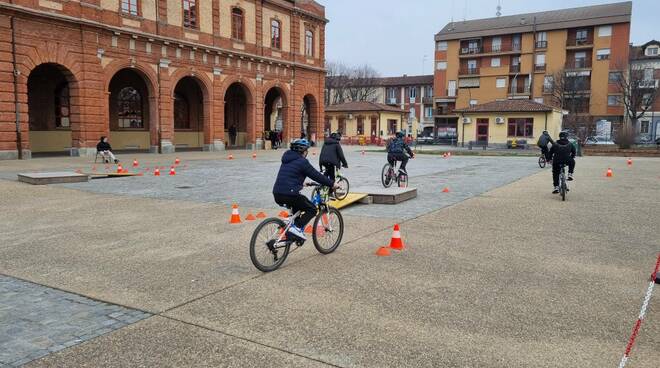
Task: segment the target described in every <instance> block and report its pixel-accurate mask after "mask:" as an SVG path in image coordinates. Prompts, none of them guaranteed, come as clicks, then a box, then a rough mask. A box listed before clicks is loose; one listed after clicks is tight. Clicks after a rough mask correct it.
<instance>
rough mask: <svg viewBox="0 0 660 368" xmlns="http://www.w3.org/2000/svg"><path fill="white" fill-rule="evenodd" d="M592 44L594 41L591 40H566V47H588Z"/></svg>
mask: <svg viewBox="0 0 660 368" xmlns="http://www.w3.org/2000/svg"><path fill="white" fill-rule="evenodd" d="M593 44H594V40H593V39H591V38H573V39H571V38H569V39H567V40H566V46H569V47H571V46H590V45H593Z"/></svg>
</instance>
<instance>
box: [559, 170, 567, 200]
mask: <svg viewBox="0 0 660 368" xmlns="http://www.w3.org/2000/svg"><path fill="white" fill-rule="evenodd" d="M568 191H569V189H568V184H566V165H565V164H561V165H559V194H560V195H561V200H562V201H565V200H566V193H567V192H568Z"/></svg>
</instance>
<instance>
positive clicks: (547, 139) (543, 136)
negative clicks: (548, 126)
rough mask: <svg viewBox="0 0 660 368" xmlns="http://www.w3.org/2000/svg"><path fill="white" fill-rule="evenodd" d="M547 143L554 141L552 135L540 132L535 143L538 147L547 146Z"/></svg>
mask: <svg viewBox="0 0 660 368" xmlns="http://www.w3.org/2000/svg"><path fill="white" fill-rule="evenodd" d="M548 143H552V144H554V141H553V140H552V137H550V134H541V136H540V137H539V140H538V142H536V145H537V146H539V147H548Z"/></svg>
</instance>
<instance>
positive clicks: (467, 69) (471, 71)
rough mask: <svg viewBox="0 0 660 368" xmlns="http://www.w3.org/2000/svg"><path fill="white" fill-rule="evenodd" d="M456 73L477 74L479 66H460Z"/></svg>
mask: <svg viewBox="0 0 660 368" xmlns="http://www.w3.org/2000/svg"><path fill="white" fill-rule="evenodd" d="M458 74H460V75H478V74H479V67H475V68H470V67H462V68H461V69H460V70H459V72H458Z"/></svg>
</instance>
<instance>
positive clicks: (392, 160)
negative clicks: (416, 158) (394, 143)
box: [387, 153, 408, 171]
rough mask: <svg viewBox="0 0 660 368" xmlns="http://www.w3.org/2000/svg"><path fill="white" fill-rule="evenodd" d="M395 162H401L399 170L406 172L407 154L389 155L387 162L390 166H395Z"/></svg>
mask: <svg viewBox="0 0 660 368" xmlns="http://www.w3.org/2000/svg"><path fill="white" fill-rule="evenodd" d="M395 161H401V166H400V167H399V169H400V170H403V171H406V165H407V164H408V156H406V154H405V153H388V154H387V162H389V163H390V165H392V166H394V164H395Z"/></svg>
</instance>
